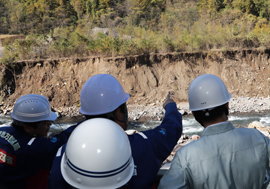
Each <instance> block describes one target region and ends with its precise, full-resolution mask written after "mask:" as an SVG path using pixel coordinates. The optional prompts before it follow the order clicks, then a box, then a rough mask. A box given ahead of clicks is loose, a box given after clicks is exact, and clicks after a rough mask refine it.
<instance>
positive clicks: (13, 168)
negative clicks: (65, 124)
mask: <svg viewBox="0 0 270 189" xmlns="http://www.w3.org/2000/svg"><path fill="white" fill-rule="evenodd" d="M11 117H12V118H13V122H12V124H11V126H7V127H1V128H0V188H8V189H13V188H14V189H18V188H20V189H24V188H26V189H43V188H44V189H45V188H47V186H48V179H49V172H50V168H51V165H52V163H53V160H54V157H55V155H56V153H57V150H58V149H59V147H61V146H62V145H63V144H65V143H66V142H67V140H68V137H69V135H70V134H71V132H72V131H73V129H74V128H75V127H74V126H73V127H70V128H69V129H67V130H65V131H64V132H62V133H60V134H58V135H56V136H54V137H52V138H47V133H48V131H49V128H50V125H51V122H52V121H55V120H56V118H57V115H56V114H55V113H54V112H52V111H51V108H50V104H49V101H48V100H47V98H46V97H44V96H41V95H37V94H28V95H24V96H22V97H20V98H19V99H18V100H17V101H16V103H15V105H14V108H13V112H12V113H11Z"/></svg>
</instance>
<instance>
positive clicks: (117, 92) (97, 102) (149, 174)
mask: <svg viewBox="0 0 270 189" xmlns="http://www.w3.org/2000/svg"><path fill="white" fill-rule="evenodd" d="M80 98H81V108H80V112H81V113H82V114H84V115H85V117H86V119H92V118H98V117H101V118H108V119H111V120H113V121H115V122H116V123H118V125H119V126H121V127H122V128H123V129H124V130H126V129H127V126H128V112H127V106H126V101H127V100H128V99H129V94H127V93H125V92H124V90H123V87H122V86H121V84H120V83H119V81H118V80H117V79H116V78H115V77H113V76H112V75H109V74H98V75H94V76H92V77H91V78H90V79H88V81H87V82H86V83H85V84H84V86H83V88H82V90H81V96H80ZM163 107H164V109H165V110H166V113H165V116H164V119H163V121H162V123H161V125H160V126H158V127H156V128H155V129H152V130H148V131H143V132H139V133H137V134H133V135H128V138H129V141H130V145H131V150H132V156H133V159H134V166H135V168H134V173H133V176H132V178H131V179H130V181H129V182H128V183H127V184H126V185H125V186H123V187H121V188H136V189H138V188H140V189H144V188H151V187H152V186H153V184H154V182H155V179H156V176H157V173H158V171H159V169H160V166H161V164H162V162H163V161H164V160H165V159H166V158H167V157H168V156H169V155H170V153H171V151H172V150H173V148H174V146H175V145H176V143H177V141H178V140H179V138H180V137H181V134H182V116H181V114H180V113H179V112H178V110H177V107H176V104H175V102H174V101H173V100H172V99H171V98H170V95H168V96H167V100H166V102H165V103H164V105H163ZM104 132H106V131H104ZM64 152H65V145H64V146H63V147H61V148H60V149H59V151H58V153H57V155H56V157H55V160H54V163H53V166H52V170H51V174H50V181H49V188H53V189H56V188H57V189H61V188H63V189H64V188H65V189H68V188H72V187H71V186H69V185H68V184H67V183H66V181H65V180H64V178H63V176H62V174H61V169H60V164H61V160H62V158H63V153H64ZM93 163H94V162H93Z"/></svg>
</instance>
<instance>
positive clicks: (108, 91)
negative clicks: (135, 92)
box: [80, 74, 129, 115]
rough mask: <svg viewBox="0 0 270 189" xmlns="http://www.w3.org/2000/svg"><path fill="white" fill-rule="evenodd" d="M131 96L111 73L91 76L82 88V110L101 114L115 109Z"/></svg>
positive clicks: (86, 112)
mask: <svg viewBox="0 0 270 189" xmlns="http://www.w3.org/2000/svg"><path fill="white" fill-rule="evenodd" d="M128 98H129V94H127V93H126V92H125V91H124V89H123V87H122V85H121V84H120V83H119V81H118V80H117V79H116V78H115V77H114V76H112V75H109V74H98V75H94V76H92V77H90V78H89V79H88V80H87V81H86V83H85V84H84V85H83V88H82V90H81V96H80V99H81V108H80V112H81V113H82V114H84V115H101V114H106V113H109V112H112V111H114V110H115V109H117V108H118V107H119V106H120V105H121V104H123V103H125V102H126V101H127V100H128Z"/></svg>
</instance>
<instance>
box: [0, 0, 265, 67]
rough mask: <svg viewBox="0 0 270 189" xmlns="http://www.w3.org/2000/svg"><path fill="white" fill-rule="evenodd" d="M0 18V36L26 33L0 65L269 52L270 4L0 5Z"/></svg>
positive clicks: (67, 0)
mask: <svg viewBox="0 0 270 189" xmlns="http://www.w3.org/2000/svg"><path fill="white" fill-rule="evenodd" d="M0 15H1V16H0V26H1V27H0V33H1V34H3V35H4V34H13V35H20V34H24V35H25V38H24V39H17V40H15V42H14V43H13V42H12V43H11V42H9V41H8V40H6V41H4V44H6V45H5V47H6V48H5V56H4V57H3V58H2V60H1V62H2V63H9V62H14V61H18V60H25V59H34V58H60V57H82V56H91V55H99V56H100V55H101V56H118V55H124V56H125V55H132V54H142V53H151V52H160V53H167V52H186V51H187V52H193V51H209V50H222V51H226V50H230V49H243V48H261V49H264V48H268V47H269V46H270V37H269V34H270V23H269V20H270V0H171V1H164V0H0ZM95 27H99V28H108V29H109V34H108V35H107V34H104V33H103V32H97V33H96V34H95V35H94V32H93V28H95ZM127 36H132V37H133V38H132V39H131V38H130V37H127Z"/></svg>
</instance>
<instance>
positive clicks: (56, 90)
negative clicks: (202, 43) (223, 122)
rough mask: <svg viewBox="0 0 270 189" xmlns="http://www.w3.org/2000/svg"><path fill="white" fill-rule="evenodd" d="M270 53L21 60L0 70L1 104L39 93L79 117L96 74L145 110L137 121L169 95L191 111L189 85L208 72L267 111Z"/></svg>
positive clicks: (238, 96)
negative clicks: (107, 78)
mask: <svg viewBox="0 0 270 189" xmlns="http://www.w3.org/2000/svg"><path fill="white" fill-rule="evenodd" d="M269 55H270V51H269V50H262V51H258V50H241V51H226V52H220V51H215V52H207V53H201V52H200V53H172V54H150V55H138V56H130V57H110V58H102V57H87V58H81V59H79V58H76V59H75V58H74V59H59V60H35V61H22V62H17V63H12V64H9V65H1V66H0V73H1V75H0V98H1V99H0V100H1V101H2V110H3V111H6V110H8V111H10V110H11V109H12V107H13V105H14V102H15V101H16V100H17V99H18V98H19V97H20V96H21V95H25V94H29V93H36V94H41V95H44V96H46V97H47V98H48V99H49V101H50V103H51V106H52V107H53V109H54V110H55V111H57V112H59V113H60V114H63V115H71V116H72V115H76V114H78V107H80V90H81V88H82V86H83V84H84V83H85V82H86V81H87V79H88V78H90V77H91V76H93V75H95V74H99V73H107V74H112V75H113V76H115V77H116V78H117V79H118V80H119V81H120V83H121V84H122V85H123V87H124V90H125V91H126V92H127V93H129V94H130V95H131V98H130V99H129V100H128V106H129V107H130V109H132V108H133V109H136V108H137V109H138V107H139V108H140V107H142V108H141V109H140V110H138V111H137V112H135V113H134V117H133V118H132V119H136V118H135V116H136V115H135V114H137V115H138V114H141V116H140V117H142V116H144V115H146V114H147V113H148V111H147V112H146V113H145V112H144V110H143V109H145V107H150V109H149V111H151V107H154V108H155V111H156V114H160V113H161V112H162V111H163V110H162V103H163V102H164V99H165V97H166V95H167V93H168V92H170V93H171V94H172V97H173V99H174V100H175V101H176V102H177V103H178V104H179V108H180V107H182V108H183V107H184V109H185V111H186V112H188V105H187V103H186V102H187V100H188V98H187V92H188V87H189V85H190V83H191V81H192V80H193V79H194V78H195V77H197V76H199V75H201V74H206V73H208V74H215V75H217V76H218V77H220V78H221V79H222V80H223V81H224V82H225V84H226V85H227V87H228V90H229V91H230V92H231V93H232V95H233V98H234V101H238V100H239V99H241V98H242V101H239V103H245V104H246V103H248V102H246V101H243V99H245V100H246V99H251V100H252V99H255V102H256V101H257V102H258V100H260V99H263V100H264V102H262V103H259V104H258V106H264V109H269V106H270V104H269V106H268V104H266V103H265V101H266V102H268V96H269V85H270V74H269V73H270V66H269V63H270V60H269ZM1 101H0V102H1ZM255 102H254V103H255ZM239 103H238V104H239ZM252 103H253V102H252ZM245 104H242V105H243V106H245ZM246 106H247V105H246ZM251 107H252V105H251ZM0 108H1V107H0ZM232 108H233V107H232ZM241 108H243V107H240V108H238V109H236V110H235V111H241V110H240V109H241ZM70 112H71V113H70ZM131 113H132V111H131ZM151 113H154V114H155V112H151ZM161 115H162V114H161Z"/></svg>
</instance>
